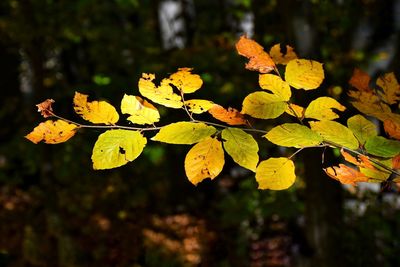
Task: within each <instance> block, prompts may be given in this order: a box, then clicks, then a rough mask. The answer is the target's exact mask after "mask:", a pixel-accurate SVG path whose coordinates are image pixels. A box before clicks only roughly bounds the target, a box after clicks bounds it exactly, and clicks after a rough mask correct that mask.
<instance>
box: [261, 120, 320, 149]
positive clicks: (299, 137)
mask: <svg viewBox="0 0 400 267" xmlns="http://www.w3.org/2000/svg"><path fill="white" fill-rule="evenodd" d="M264 137H265V138H267V139H268V140H269V141H270V142H272V143H274V144H276V145H278V146H287V147H297V148H300V147H305V146H317V145H319V144H320V143H321V142H322V137H321V136H320V135H319V134H317V133H316V132H313V131H312V130H311V129H310V128H308V127H307V126H304V125H300V124H298V123H284V124H281V125H278V126H276V127H274V128H272V129H271V130H270V131H269V132H268V133H267V134H266V135H264Z"/></svg>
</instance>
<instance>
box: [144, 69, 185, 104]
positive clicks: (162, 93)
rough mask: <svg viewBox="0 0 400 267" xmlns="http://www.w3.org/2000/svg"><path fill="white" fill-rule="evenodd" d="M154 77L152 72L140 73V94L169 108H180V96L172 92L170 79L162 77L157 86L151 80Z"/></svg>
mask: <svg viewBox="0 0 400 267" xmlns="http://www.w3.org/2000/svg"><path fill="white" fill-rule="evenodd" d="M154 79H155V76H154V74H146V73H143V74H142V78H140V80H139V92H140V93H141V94H142V96H144V97H147V98H148V99H150V100H151V101H153V102H155V103H157V104H160V105H163V106H166V107H169V108H181V107H182V106H183V102H182V99H181V96H180V95H178V94H175V93H174V92H173V88H172V87H171V85H170V83H171V81H170V80H169V79H163V80H162V81H161V84H160V86H158V87H157V86H156V85H155V84H154V82H153V80H154Z"/></svg>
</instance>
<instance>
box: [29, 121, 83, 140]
mask: <svg viewBox="0 0 400 267" xmlns="http://www.w3.org/2000/svg"><path fill="white" fill-rule="evenodd" d="M77 129H78V126H77V125H75V124H71V123H68V122H65V121H62V120H56V121H52V120H47V121H45V122H42V123H40V124H39V125H38V126H37V127H35V129H33V131H32V132H30V133H29V134H28V135H26V136H25V138H27V139H28V140H30V141H31V142H33V143H35V144H37V143H39V142H40V141H44V142H45V143H46V144H58V143H62V142H65V141H67V140H68V139H70V138H71V137H72V136H74V134H75V132H76V130H77Z"/></svg>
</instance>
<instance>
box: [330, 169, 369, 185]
mask: <svg viewBox="0 0 400 267" xmlns="http://www.w3.org/2000/svg"><path fill="white" fill-rule="evenodd" d="M324 171H325V173H326V174H327V175H328V176H329V177H331V178H333V179H335V180H338V181H339V182H341V183H342V184H350V185H357V183H359V182H368V177H367V176H365V175H364V174H363V173H361V172H359V171H357V170H356V169H353V168H351V167H349V166H346V165H344V164H339V166H332V167H328V168H326V169H324Z"/></svg>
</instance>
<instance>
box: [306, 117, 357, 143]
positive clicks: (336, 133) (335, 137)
mask: <svg viewBox="0 0 400 267" xmlns="http://www.w3.org/2000/svg"><path fill="white" fill-rule="evenodd" d="M310 126H311V129H312V130H313V131H315V132H317V133H319V134H320V135H321V136H322V137H323V138H324V140H326V141H331V142H334V143H336V144H338V145H341V146H344V147H347V148H350V149H357V148H358V141H357V139H356V138H355V137H354V135H353V132H352V131H350V130H349V128H347V127H346V126H344V125H342V124H340V123H338V122H336V121H311V122H310Z"/></svg>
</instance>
